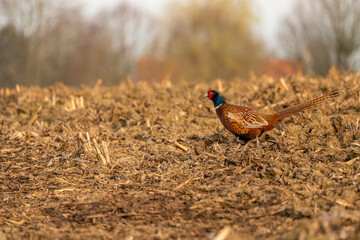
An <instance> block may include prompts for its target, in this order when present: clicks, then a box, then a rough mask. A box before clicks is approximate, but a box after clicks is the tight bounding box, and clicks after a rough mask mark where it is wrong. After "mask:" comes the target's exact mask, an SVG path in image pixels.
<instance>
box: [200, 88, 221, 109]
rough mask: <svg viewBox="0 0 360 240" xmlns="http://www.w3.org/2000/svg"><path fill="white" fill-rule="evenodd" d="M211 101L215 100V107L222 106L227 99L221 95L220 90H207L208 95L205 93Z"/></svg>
mask: <svg viewBox="0 0 360 240" xmlns="http://www.w3.org/2000/svg"><path fill="white" fill-rule="evenodd" d="M205 96H207V97H208V98H209V99H210V100H211V101H213V102H214V107H215V109H216V108H218V107H220V106H221V105H222V104H223V103H224V102H226V101H225V99H224V98H223V97H222V96H221V95H220V93H219V92H217V91H215V90H210V91H208V92H207V95H206V94H205Z"/></svg>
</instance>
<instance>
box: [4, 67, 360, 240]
mask: <svg viewBox="0 0 360 240" xmlns="http://www.w3.org/2000/svg"><path fill="white" fill-rule="evenodd" d="M359 84H360V74H359V73H356V74H351V73H348V74H343V75H341V74H339V73H338V72H337V71H335V70H332V71H331V72H330V74H329V76H328V77H326V78H319V77H305V76H302V75H294V76H292V77H288V78H283V79H272V78H268V77H265V76H264V77H255V76H252V77H250V78H249V79H235V80H232V81H221V82H220V81H214V82H213V83H211V84H205V83H199V84H195V83H192V84H189V83H188V84H171V83H170V82H165V83H164V84H159V85H149V84H146V83H138V84H136V85H132V84H128V83H121V84H119V85H118V86H114V87H103V86H101V84H100V82H99V83H98V84H97V85H96V86H94V87H92V88H88V87H81V88H69V87H66V86H64V85H62V84H55V85H54V86H52V87H49V88H37V87H32V88H25V87H21V86H20V87H17V88H15V89H1V90H0V128H1V129H0V239H228V240H230V239H252V238H253V239H260V238H262V239H360V187H359V183H360V167H359V163H360V157H359V156H360V120H359V119H360V114H359V112H360V96H359V92H358V91H349V92H346V93H344V94H342V95H341V96H340V97H339V98H337V99H334V100H331V101H329V102H326V103H325V104H322V105H320V106H318V107H315V108H313V109H311V110H308V111H306V112H303V113H300V114H296V115H294V116H291V117H289V118H286V119H285V120H283V121H282V122H280V123H279V124H278V125H277V127H276V128H274V129H273V130H271V131H269V132H267V133H266V134H264V135H263V136H262V137H261V139H260V149H259V150H258V149H257V148H256V144H255V143H254V142H251V143H250V146H249V148H248V150H247V151H246V153H245V154H243V155H242V156H239V154H240V151H241V149H242V145H239V144H240V143H241V142H240V141H239V140H237V139H236V138H235V137H234V136H233V135H232V134H231V133H229V132H228V131H226V130H223V127H222V125H221V123H220V121H219V120H218V119H217V117H216V114H215V112H214V110H213V104H212V102H211V101H210V100H209V99H206V98H203V97H202V96H203V95H204V93H206V92H207V90H209V89H219V88H220V90H221V91H222V93H223V95H224V96H225V97H227V99H228V101H229V102H230V103H233V104H241V105H247V106H250V107H253V108H255V109H257V110H259V111H261V112H263V113H270V112H273V111H278V110H281V109H283V108H285V107H287V106H291V105H294V104H296V103H298V102H300V101H304V100H308V99H310V98H313V97H317V96H319V95H322V94H324V93H327V92H330V91H332V90H336V89H343V88H345V89H358V88H359ZM222 237H223V238H222Z"/></svg>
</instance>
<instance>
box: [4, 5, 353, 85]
mask: <svg viewBox="0 0 360 240" xmlns="http://www.w3.org/2000/svg"><path fill="white" fill-rule="evenodd" d="M359 22H360V0H342V1H338V0H316V1H314V0H272V1H266V0H253V1H251V0H213V1H207V0H193V1H190V0H186V1H179V0H152V1H147V0H102V1H98V0H78V1H76V3H74V1H70V0H68V1H60V0H0V87H11V86H14V85H15V84H22V85H40V86H44V85H51V84H53V83H54V82H63V83H65V84H67V85H80V84H87V85H93V84H94V83H95V82H96V81H97V79H98V78H101V79H103V82H104V83H105V84H107V85H113V84H117V83H119V82H120V81H123V80H125V79H126V77H127V76H131V79H132V80H133V81H141V80H144V81H149V82H161V81H163V80H164V79H171V80H172V81H211V80H213V79H217V78H223V79H232V78H235V77H240V78H246V77H248V75H249V73H250V72H252V73H255V74H259V75H260V74H267V75H269V76H272V77H281V76H287V75H291V74H294V73H296V72H303V73H306V74H319V75H326V74H327V72H328V70H329V69H330V67H331V66H336V67H338V68H339V69H340V70H342V71H345V70H352V71H359V70H360V58H359V56H360V25H359Z"/></svg>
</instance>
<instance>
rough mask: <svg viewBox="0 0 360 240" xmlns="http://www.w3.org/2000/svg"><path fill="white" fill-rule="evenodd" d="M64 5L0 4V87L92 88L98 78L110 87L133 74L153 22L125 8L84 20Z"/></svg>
mask: <svg viewBox="0 0 360 240" xmlns="http://www.w3.org/2000/svg"><path fill="white" fill-rule="evenodd" d="M69 2H70V1H68V2H66V1H59V0H0V16H2V18H3V19H4V21H3V22H4V23H5V24H4V25H3V27H2V28H1V30H0V86H13V85H15V84H16V83H20V84H24V85H49V84H52V83H54V82H64V83H65V84H68V85H80V84H82V83H85V84H93V83H94V82H96V81H97V79H98V78H103V79H104V82H105V83H107V84H115V83H118V82H119V80H121V79H124V78H125V77H126V75H127V74H129V73H131V72H133V71H134V66H135V64H134V63H135V61H136V59H138V58H139V56H140V54H142V52H143V48H144V47H145V45H146V44H148V41H149V40H150V39H151V35H153V33H152V32H151V25H152V22H153V19H152V18H151V17H150V16H148V15H146V14H145V13H143V12H141V11H139V10H138V9H136V8H134V7H132V6H130V5H127V4H119V5H117V6H116V7H115V8H113V9H110V10H103V11H101V12H99V13H98V14H97V15H96V16H93V17H91V18H90V17H85V16H84V14H83V12H82V9H81V8H80V6H77V5H70V4H67V3H69ZM0 19H1V18H0ZM144 36H147V37H148V38H145V37H144Z"/></svg>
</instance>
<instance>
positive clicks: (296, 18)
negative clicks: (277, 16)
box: [280, 0, 360, 75]
mask: <svg viewBox="0 0 360 240" xmlns="http://www.w3.org/2000/svg"><path fill="white" fill-rule="evenodd" d="M280 42H281V43H282V47H283V51H284V52H285V54H286V56H287V57H288V58H293V59H298V60H300V61H301V62H302V63H303V65H304V71H305V72H306V73H315V74H320V75H326V74H327V72H328V70H329V68H330V67H331V66H337V67H339V69H340V70H347V69H349V68H350V69H353V70H356V71H359V70H360V0H316V1H314V0H298V1H297V3H296V5H295V6H294V9H293V12H292V13H291V14H289V16H287V17H286V18H285V19H284V21H283V25H282V28H281V31H280Z"/></svg>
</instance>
